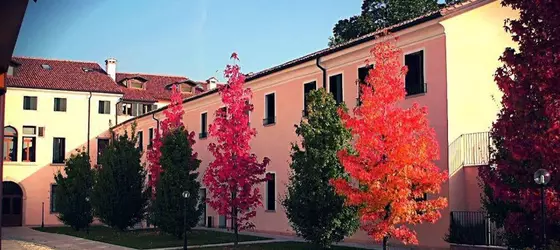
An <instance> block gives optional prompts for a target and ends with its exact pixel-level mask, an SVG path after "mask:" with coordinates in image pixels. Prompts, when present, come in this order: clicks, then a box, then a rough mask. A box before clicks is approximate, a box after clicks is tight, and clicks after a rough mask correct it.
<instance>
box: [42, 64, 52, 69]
mask: <svg viewBox="0 0 560 250" xmlns="http://www.w3.org/2000/svg"><path fill="white" fill-rule="evenodd" d="M41 68H43V69H46V70H51V69H52V67H51V65H48V64H41Z"/></svg>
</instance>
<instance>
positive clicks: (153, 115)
mask: <svg viewBox="0 0 560 250" xmlns="http://www.w3.org/2000/svg"><path fill="white" fill-rule="evenodd" d="M152 119H154V121H156V122H157V125H156V126H157V131H156V133H159V120H158V119H157V118H156V113H152Z"/></svg>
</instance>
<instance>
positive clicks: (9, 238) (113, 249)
mask: <svg viewBox="0 0 560 250" xmlns="http://www.w3.org/2000/svg"><path fill="white" fill-rule="evenodd" d="M10 249H14V250H19V249H30V250H50V249H61V250H82V249H94V250H95V249H103V250H127V249H130V248H126V247H121V246H115V245H111V244H107V243H103V242H98V241H92V240H86V239H82V238H77V237H72V236H68V235H63V234H51V233H43V232H39V231H35V230H33V229H31V228H27V227H4V228H2V250H10Z"/></svg>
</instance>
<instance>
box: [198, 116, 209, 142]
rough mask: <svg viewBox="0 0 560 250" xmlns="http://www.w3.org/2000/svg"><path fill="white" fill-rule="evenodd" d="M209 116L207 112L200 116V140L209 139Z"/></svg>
mask: <svg viewBox="0 0 560 250" xmlns="http://www.w3.org/2000/svg"><path fill="white" fill-rule="evenodd" d="M207 117H208V114H207V113H206V112H204V113H202V114H200V134H199V136H198V138H200V139H203V138H206V137H208V131H207V125H208V119H207Z"/></svg>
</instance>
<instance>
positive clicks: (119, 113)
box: [116, 102, 124, 115]
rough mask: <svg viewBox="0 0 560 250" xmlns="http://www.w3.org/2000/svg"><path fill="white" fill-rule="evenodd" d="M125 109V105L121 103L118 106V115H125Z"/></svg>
mask: <svg viewBox="0 0 560 250" xmlns="http://www.w3.org/2000/svg"><path fill="white" fill-rule="evenodd" d="M123 108H124V103H122V102H121V103H119V105H117V110H116V111H117V115H122V114H123Z"/></svg>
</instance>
